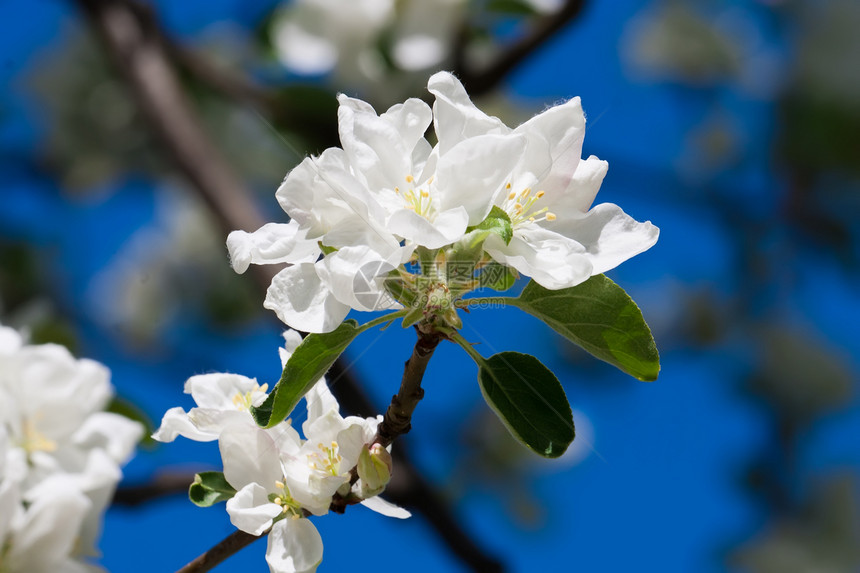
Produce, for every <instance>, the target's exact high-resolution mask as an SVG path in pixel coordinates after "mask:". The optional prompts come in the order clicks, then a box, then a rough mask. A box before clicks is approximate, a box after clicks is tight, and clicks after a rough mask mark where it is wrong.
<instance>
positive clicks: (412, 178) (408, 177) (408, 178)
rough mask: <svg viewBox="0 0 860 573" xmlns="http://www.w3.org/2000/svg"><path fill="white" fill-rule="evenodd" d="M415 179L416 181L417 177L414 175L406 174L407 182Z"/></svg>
mask: <svg viewBox="0 0 860 573" xmlns="http://www.w3.org/2000/svg"><path fill="white" fill-rule="evenodd" d="M413 181H415V178H414V177H412V176H411V175H407V176H406V182H407V183H412V182H413Z"/></svg>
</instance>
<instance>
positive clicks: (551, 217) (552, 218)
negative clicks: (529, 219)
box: [545, 211, 558, 221]
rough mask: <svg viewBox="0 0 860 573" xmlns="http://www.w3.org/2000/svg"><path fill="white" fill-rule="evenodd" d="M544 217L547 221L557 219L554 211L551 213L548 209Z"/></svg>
mask: <svg viewBox="0 0 860 573" xmlns="http://www.w3.org/2000/svg"><path fill="white" fill-rule="evenodd" d="M545 217H546V220H547V221H555V220H556V219H558V217H556V216H555V213H551V212H549V211H547V213H546V215H545Z"/></svg>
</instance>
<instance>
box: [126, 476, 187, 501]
mask: <svg viewBox="0 0 860 573" xmlns="http://www.w3.org/2000/svg"><path fill="white" fill-rule="evenodd" d="M194 473H195V472H193V471H178V470H177V471H166V472H160V473H158V474H156V475H155V477H153V478H152V479H150V480H149V481H148V482H146V483H142V484H138V485H126V486H123V487H120V488H118V489H117V490H116V493H115V494H114V496H113V501H112V503H114V504H117V505H127V506H135V505H140V504H142V503H146V502H148V501H151V500H153V499H157V498H159V497H165V496H168V495H174V494H178V493H183V494H187V493H188V487H189V486H190V485H191V484H192V483H193V482H194Z"/></svg>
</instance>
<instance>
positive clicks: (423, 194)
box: [421, 189, 430, 197]
mask: <svg viewBox="0 0 860 573" xmlns="http://www.w3.org/2000/svg"><path fill="white" fill-rule="evenodd" d="M421 196H422V197H429V196H430V193H429V192H428V191H426V190H424V189H422V190H421Z"/></svg>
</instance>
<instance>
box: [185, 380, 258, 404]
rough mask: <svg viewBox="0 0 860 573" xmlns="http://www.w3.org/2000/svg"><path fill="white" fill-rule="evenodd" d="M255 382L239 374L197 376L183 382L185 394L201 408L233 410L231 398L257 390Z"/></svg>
mask: <svg viewBox="0 0 860 573" xmlns="http://www.w3.org/2000/svg"><path fill="white" fill-rule="evenodd" d="M257 386H258V385H257V381H256V380H255V379H253V378H248V377H247V376H242V375H240V374H227V373H222V372H216V373H212V374H198V375H196V376H192V377H191V378H189V379H188V380H187V381H186V382H185V389H184V391H185V393H186V394H191V397H192V398H194V401H195V402H196V403H197V405H198V406H200V407H201V408H211V409H213V410H235V409H236V405H235V404H234V403H233V397H234V396H236V395H237V394H238V395H242V394H245V393H247V392H251V391H253V390H255V389H256V388H257Z"/></svg>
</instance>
